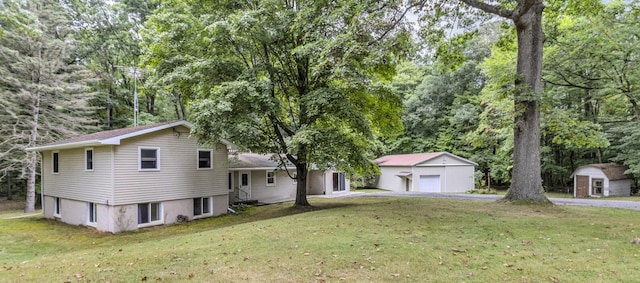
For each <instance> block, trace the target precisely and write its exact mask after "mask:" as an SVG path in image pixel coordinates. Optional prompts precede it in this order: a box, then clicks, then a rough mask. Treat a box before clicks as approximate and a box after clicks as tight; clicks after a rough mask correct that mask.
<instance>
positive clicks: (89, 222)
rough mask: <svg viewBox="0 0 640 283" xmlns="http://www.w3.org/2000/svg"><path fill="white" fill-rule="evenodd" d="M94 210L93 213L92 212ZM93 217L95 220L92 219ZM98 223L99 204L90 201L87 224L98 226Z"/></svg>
mask: <svg viewBox="0 0 640 283" xmlns="http://www.w3.org/2000/svg"><path fill="white" fill-rule="evenodd" d="M91 212H93V215H92V214H91ZM92 218H93V222H92V221H91V220H92ZM97 224H98V204H96V203H95V202H90V203H88V204H87V225H89V226H93V227H96V225H97Z"/></svg>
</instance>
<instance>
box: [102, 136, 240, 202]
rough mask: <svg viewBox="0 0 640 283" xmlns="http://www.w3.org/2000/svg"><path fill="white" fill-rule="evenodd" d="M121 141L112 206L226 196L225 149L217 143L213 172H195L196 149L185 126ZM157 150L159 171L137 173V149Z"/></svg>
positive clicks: (196, 145) (116, 160)
mask: <svg viewBox="0 0 640 283" xmlns="http://www.w3.org/2000/svg"><path fill="white" fill-rule="evenodd" d="M175 130H176V132H174V130H173V129H166V130H162V131H158V132H154V133H150V134H147V135H143V136H139V137H135V138H130V139H126V140H123V141H122V143H121V145H120V146H117V147H115V155H114V156H115V157H114V158H115V172H114V175H115V192H114V200H113V202H114V205H120V204H132V203H144V202H158V201H166V200H176V199H188V198H194V197H203V196H212V195H226V194H227V193H228V184H227V174H228V169H227V153H228V152H227V149H226V147H225V146H224V145H222V144H218V146H216V148H215V151H214V153H213V169H211V170H196V164H197V163H196V156H197V155H196V153H197V149H198V148H203V147H202V146H199V145H198V144H197V141H196V139H195V138H190V137H189V130H188V129H187V128H185V127H177V128H176V129H175ZM139 147H151V148H159V149H160V160H159V162H160V170H157V171H139V170H138V148H139Z"/></svg>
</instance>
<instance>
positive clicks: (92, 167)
mask: <svg viewBox="0 0 640 283" xmlns="http://www.w3.org/2000/svg"><path fill="white" fill-rule="evenodd" d="M89 151H91V169H88V168H87V165H88V160H87V152H89ZM58 158H59V157H58ZM95 160H96V151H95V150H93V147H87V148H85V149H84V171H87V172H92V171H93V169H94V168H95V164H96V162H95Z"/></svg>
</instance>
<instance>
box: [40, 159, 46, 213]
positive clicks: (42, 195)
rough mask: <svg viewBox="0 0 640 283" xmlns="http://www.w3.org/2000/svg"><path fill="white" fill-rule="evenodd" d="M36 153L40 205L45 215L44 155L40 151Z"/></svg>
mask: <svg viewBox="0 0 640 283" xmlns="http://www.w3.org/2000/svg"><path fill="white" fill-rule="evenodd" d="M38 155H40V205H41V206H42V215H46V214H45V213H44V208H45V205H44V186H43V185H44V158H43V157H44V155H43V154H42V152H40V151H38Z"/></svg>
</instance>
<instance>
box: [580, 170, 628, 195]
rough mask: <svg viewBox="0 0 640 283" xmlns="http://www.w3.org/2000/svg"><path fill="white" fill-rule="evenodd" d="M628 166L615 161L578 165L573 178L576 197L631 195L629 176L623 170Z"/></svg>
mask: <svg viewBox="0 0 640 283" xmlns="http://www.w3.org/2000/svg"><path fill="white" fill-rule="evenodd" d="M628 169H629V167H627V166H625V165H622V164H617V163H596V164H588V165H584V166H580V167H578V169H576V170H575V171H574V172H573V174H571V177H572V178H573V196H574V197H576V198H586V197H602V196H629V195H631V177H630V176H629V175H626V174H625V173H624V172H625V171H627V170H628Z"/></svg>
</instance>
